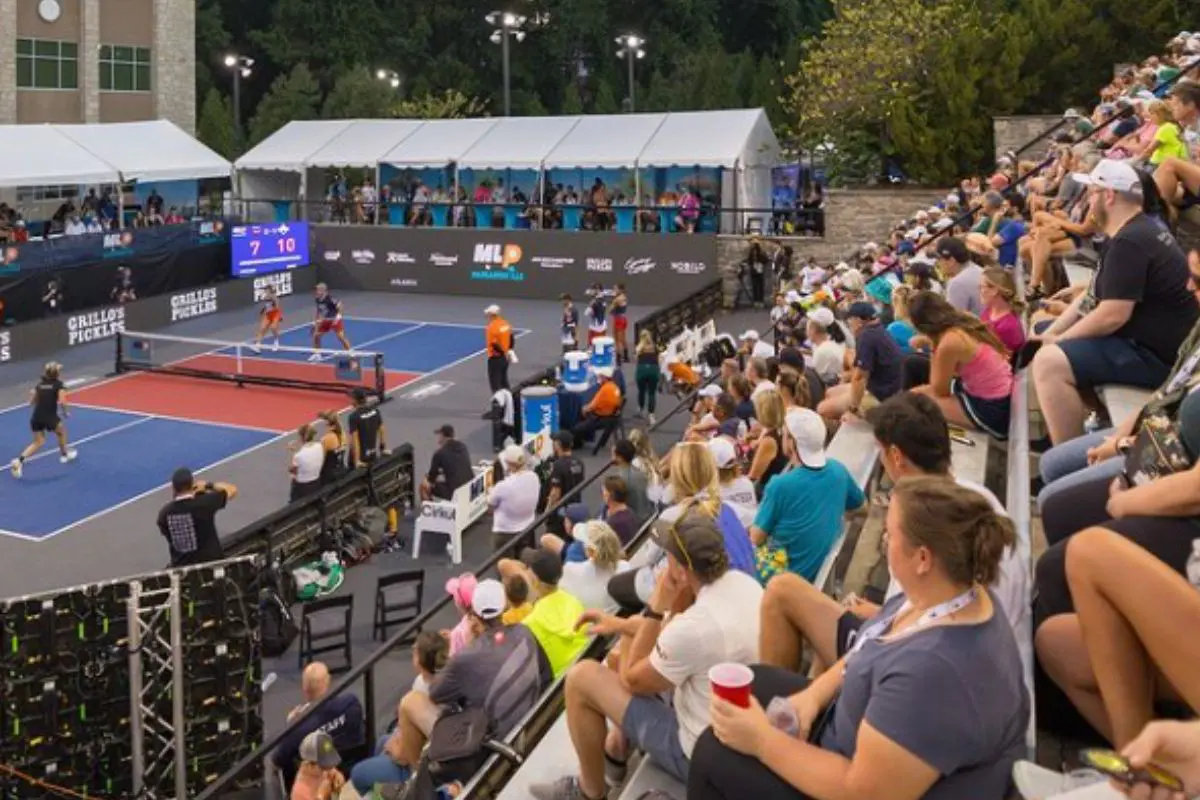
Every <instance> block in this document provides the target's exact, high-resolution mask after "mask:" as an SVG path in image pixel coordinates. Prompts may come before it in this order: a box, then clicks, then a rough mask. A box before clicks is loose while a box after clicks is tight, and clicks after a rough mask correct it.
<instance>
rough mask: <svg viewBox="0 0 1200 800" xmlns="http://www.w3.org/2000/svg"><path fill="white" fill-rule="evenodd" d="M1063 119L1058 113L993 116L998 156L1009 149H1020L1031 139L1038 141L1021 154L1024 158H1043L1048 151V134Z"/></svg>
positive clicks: (994, 140)
mask: <svg viewBox="0 0 1200 800" xmlns="http://www.w3.org/2000/svg"><path fill="white" fill-rule="evenodd" d="M1061 120H1062V117H1059V116H1056V115H1034V116H1024V117H992V141H993V142H994V143H995V145H996V157H997V158H999V157H1000V156H1001V155H1002V154H1003V153H1004V152H1005V151H1007V150H1019V149H1020V148H1022V147H1024V146H1025V144H1026V143H1028V142H1029V141H1030V140H1031V139H1034V138H1035V137H1036V138H1037V139H1039V141H1038V143H1037V144H1035V145H1034V146H1033V147H1031V148H1029V149H1028V150H1026V151H1025V152H1024V153H1022V154H1021V157H1022V158H1031V159H1035V158H1041V157H1042V156H1044V155H1045V153H1046V143H1047V142H1048V141H1049V140H1048V138H1047V136H1046V134H1047V133H1048V132H1049V131H1050V130H1051V129H1052V128H1054V126H1055V125H1057V124H1058V123H1059V122H1060V121H1061Z"/></svg>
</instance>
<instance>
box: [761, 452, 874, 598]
mask: <svg viewBox="0 0 1200 800" xmlns="http://www.w3.org/2000/svg"><path fill="white" fill-rule="evenodd" d="M864 502H866V497H865V496H864V495H863V492H862V490H861V489H859V488H858V484H857V483H855V482H854V478H853V477H852V476H851V475H850V472H849V470H847V469H846V467H845V466H843V465H842V463H841V462H840V461H837V460H835V459H832V458H831V459H829V460H828V462H827V463H826V464H825V466H824V467H822V468H821V469H810V468H808V467H802V466H801V467H796V468H795V469H793V470H792V471H791V472H785V473H783V474H782V475H776V476H775V478H774V479H773V480H772V481H771V482H770V483H769V484H767V491H766V494H765V495H764V497H763V501H762V504H761V505H760V506H759V507H758V514H757V515H756V516H755V517H754V526H755V527H756V528H759V529H761V530H763V531H765V532H766V533H767V534H768V535H770V537H771V540H772V542H773V543H774V544H775V545H776V546H778V547H782V548H783V549H785V550H787V554H788V570H789V571H791V572H794V573H796V574H797V575H799V576H800V577H802V578H804V579H805V580H807V581H813V580H815V579H816V577H817V573H818V572H819V571H820V569H821V564H822V563H824V561H825V557H826V556H827V555H828V554H829V548H830V547H832V546H833V542H834V540H836V539H837V537H838V534H839V533H840V532H841V530H842V524H843V517H844V516H845V514H846V512H847V511H851V510H853V509H856V508H858V507H859V506H861V505H862V504H863V503H864Z"/></svg>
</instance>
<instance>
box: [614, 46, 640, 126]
mask: <svg viewBox="0 0 1200 800" xmlns="http://www.w3.org/2000/svg"><path fill="white" fill-rule="evenodd" d="M617 44H619V45H621V49H620V50H618V51H617V58H623V59H625V62H626V64H627V65H628V67H629V112H630V113H631V114H632V113H633V112H634V111H636V110H637V109H636V103H635V100H634V85H635V82H634V79H633V65H634V64H635V63H636V62H637V60H638V59H640V58H645V57H646V51H645V49H644V47H643V46H644V45H645V44H646V40H645V39H643V38H642V37H640V36H638V35H636V34H633V33H625V34H621V35H620V36H618V37H617Z"/></svg>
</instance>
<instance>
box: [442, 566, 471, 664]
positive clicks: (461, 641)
mask: <svg viewBox="0 0 1200 800" xmlns="http://www.w3.org/2000/svg"><path fill="white" fill-rule="evenodd" d="M478 584H479V582H478V580H477V579H476V578H475V576H474V575H473V574H471V573H470V572H464V573H463V574H461V575H459V576H458V577H456V578H451V579H449V580H448V581H446V594H448V595H450V597H452V598H453V599H454V608H455V610H457V611H458V624H456V625H455V626H454V627H453V628H451V629H450V630H448V631H444V632H443V633H444V636H445V638H446V641H448V642H449V643H450V655H451V656H454V655H456V654H458V653H460V652H462V651H463V650H465V649H466V647H467V645H469V644H470V643H471V636H472V635H473V634H472V630H473V629H472V627H471V601H472V600H473V599H474V598H475V587H476V586H478Z"/></svg>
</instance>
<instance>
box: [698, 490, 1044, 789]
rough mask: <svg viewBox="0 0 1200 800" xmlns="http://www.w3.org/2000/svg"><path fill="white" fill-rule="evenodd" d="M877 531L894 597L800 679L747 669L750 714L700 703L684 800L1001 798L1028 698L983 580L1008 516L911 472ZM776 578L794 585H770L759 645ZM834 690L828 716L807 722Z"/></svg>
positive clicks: (770, 669)
mask: <svg viewBox="0 0 1200 800" xmlns="http://www.w3.org/2000/svg"><path fill="white" fill-rule="evenodd" d="M885 530H886V531H887V534H886V539H885V542H886V547H887V559H888V566H889V568H890V569H891V572H892V575H893V576H895V578H896V580H897V581H898V582H899V584H900V587H901V589H902V592H901V594H899V595H897V596H896V597H894V598H893V599H891V600H889V601H888V602H887V603H885V604H884V606H883V608H882V609H881V610H880V611H879V613H878V614H877V615H875V616H874V617H873V618H870V619H867V620H862V621H860V622H859V623H858V626H857V628H856V631H857V632H856V635H855V636H854V637H849V636H846V635H842V636H838V637H836V638H837V639H838V640H839V641H838V642H837V643H836V647H837V650H838V652H837V656H838V660H837V663H835V664H834V665H833V666H832V667H831V668H830V669H828V670H826V671H825V672H824V673H823V674H821V675H820V677H818V678H816V679H815V680H814V681H812V682H811V683H810V682H809V681H808V680H807V679H806V678H804V677H803V676H801V675H798V674H796V673H795V672H794V671H792V670H788V669H781V668H779V667H775V666H757V667H754V682H753V688H752V692H753V695H754V700H755V702H752V703H751V706H750V708H740V707H738V706H735V705H733V704H731V703H728V702H726V701H724V700H722V699H720V698H718V697H714V699H713V702H712V708H711V712H712V728H711V729H710V730H708V731H706V732H705V733H704V734H703V735H702V736H701V737H700V739H699V741H698V742H697V743H696V747H695V749H694V750H693V752H692V757H691V767H690V770H689V773H688V792H687V796H688V798H689V799H690V800H725V799H726V798H728V799H729V800H733V798H744V797H795V796H803V797H812V798H818V800H823V799H824V798H832V797H842V796H849V795H852V794H855V793H863V792H866V793H869V794H872V796H887V797H888V798H889V800H957V798H964V797H970V798H977V799H978V800H1003V799H1004V798H1006V797H1008V796H1009V782H1010V779H1011V778H1010V774H1011V771H1012V767H1013V764H1014V763H1015V762H1016V760H1017V759H1019V758H1021V757H1022V754H1023V752H1024V750H1025V731H1026V728H1027V726H1028V724H1029V710H1030V700H1029V695H1028V693H1027V691H1026V688H1025V682H1024V670H1023V668H1022V665H1021V659H1020V656H1019V655H1018V651H1017V645H1016V642H1015V641H1014V639H1013V635H1012V631H1011V629H1010V628H1009V625H1008V620H1007V619H1006V618H1005V616H1004V613H1003V611H1001V610H1000V605H999V602H998V601H997V600H996V598H995V597H994V595H993V594H992V592H991V591H990V590H989V589H987V584H989V583H991V582H992V581H994V580H995V578H996V575H997V572H998V570H999V566H1000V558H1001V555H1002V554H1003V553H1004V552H1005V549H1006V548H1007V547H1010V546H1011V545H1012V544H1013V540H1014V532H1013V527H1012V524H1011V523H1010V522H1009V521H1008V520H1006V519H1005V518H1003V517H1001V516H1000V515H998V514H997V513H996V512H995V511H994V510H993V509H992V507H991V505H990V504H989V503H988V501H987V500H986V499H984V498H983V497H982V496H980V495H979V494H978V493H977V492H973V491H971V490H970V489H965V488H962V487H960V486H958V485H957V484H955V483H954V481H952V480H950V479H949V478H945V477H919V478H904V479H902V480H900V481H899V482H898V483H897V484H896V488H895V490H894V491H893V492H892V501H891V505H890V506H889V508H888V515H887V525H886V527H885ZM776 583H780V584H783V585H790V584H803V586H808V585H807V584H804V582H803V581H802V580H801V579H799V578H796V577H793V576H790V575H785V576H782V577H780V578H776V579H775V581H772V584H771V588H769V589H768V591H767V597H766V598H765V599H764V601H763V610H762V616H763V622H764V624H763V627H762V629H761V631H760V636H761V640H760V641H761V644H760V649H761V650H762V651H763V652H764V653H765V652H767V650H768V648H767V647H766V645H767V643H768V637H770V636H771V635H772V633H773V631H772V630H771V629H770V628H769V627H768V626H767V625H766V621H767V616H768V614H769V613H771V612H772V609H773V607H774V606H775V605H776V601H773V600H772V595H773V594H778V593H779V592H777V591H773V589H774V587H775V585H776ZM803 586H799V585H797V586H796V588H795V591H796V593H797V594H799V595H804V594H805V591H806V590H805V589H804V588H803ZM809 588H811V587H809ZM835 620H836V617H835ZM837 628H838V630H839V632H841V631H842V628H843V624H842V623H841V621H837ZM829 638H830V639H832V638H835V637H829ZM833 645H834V643H833V642H832V641H831V642H828V643H825V645H824V649H830V650H831V649H833ZM774 697H787V698H789V703H790V704H791V707H792V709H793V710H794V712H795V714H796V718H797V719H796V722H797V723H798V725H797V727H798V728H799V736H789V735H787V734H785V733H783V732H780V731H778V730H776V729H775V728H774V727H772V725H771V722H770V721H768V719H767V716H766V714H765V713H764V712H763V707H764V706H766V705H767V704H768V703H769V702H770V701H771V699H772V698H774ZM835 697H836V698H837V704H836V705H835V706H833V713H832V714H831V715H829V719H827V720H821V717H822V716H824V712H825V710H826V709H827V708H829V707H830V705H831V704H832V702H833V699H834V698H835ZM818 720H821V722H820V724H819V723H818ZM882 753H887V754H888V755H887V757H886V758H883V757H880V754H882ZM747 756H748V757H747ZM863 787H874V788H873V789H864V788H863ZM883 787H886V789H884V788H883ZM881 792H882V794H881Z"/></svg>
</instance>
